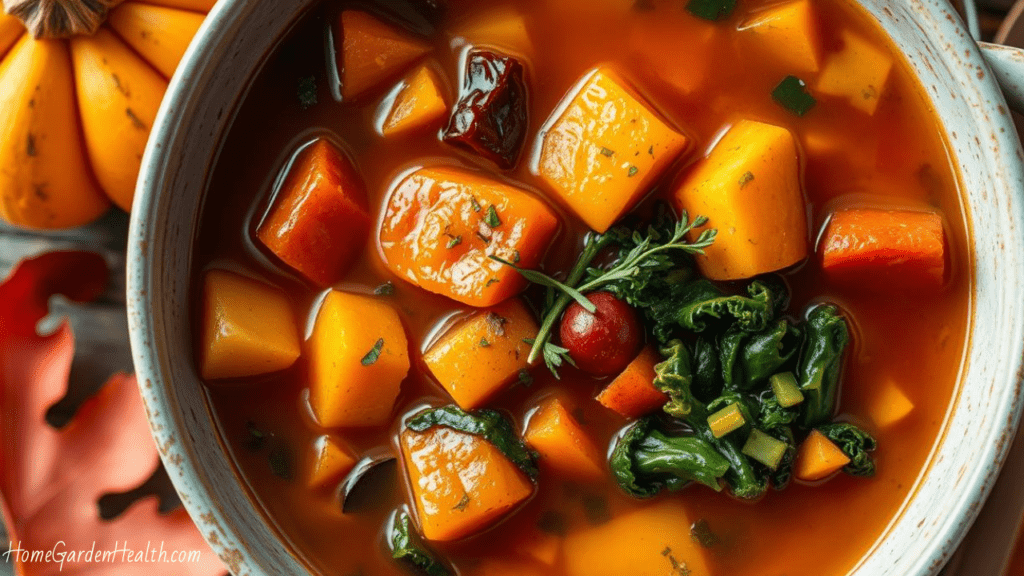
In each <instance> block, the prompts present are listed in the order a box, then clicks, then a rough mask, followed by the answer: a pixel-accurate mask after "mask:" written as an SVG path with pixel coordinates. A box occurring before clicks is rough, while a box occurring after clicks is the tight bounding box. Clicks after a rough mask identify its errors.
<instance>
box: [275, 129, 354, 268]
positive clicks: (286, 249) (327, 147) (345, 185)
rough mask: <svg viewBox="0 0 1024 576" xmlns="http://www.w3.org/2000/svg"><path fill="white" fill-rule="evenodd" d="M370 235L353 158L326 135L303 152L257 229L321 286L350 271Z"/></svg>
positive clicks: (288, 261)
mask: <svg viewBox="0 0 1024 576" xmlns="http://www.w3.org/2000/svg"><path fill="white" fill-rule="evenodd" d="M369 234H370V214H369V211H368V210H367V207H366V192H365V191H364V188H363V183H362V181H361V180H360V179H359V176H358V175H356V173H355V170H354V169H353V168H352V165H351V164H350V163H349V161H348V159H347V158H345V157H344V156H343V155H342V153H341V152H340V151H339V150H338V149H337V148H336V147H335V146H334V145H333V144H331V143H330V142H328V141H327V140H323V139H321V140H317V141H316V142H314V143H313V144H312V145H311V146H309V147H308V148H307V149H306V150H304V151H303V152H302V154H301V156H300V157H299V159H298V161H297V162H296V163H295V165H294V166H293V167H292V170H291V172H290V173H289V175H288V179H287V180H286V182H285V185H284V188H283V189H282V190H281V193H280V194H279V195H278V197H277V200H276V201H275V202H274V205H273V207H272V208H271V210H270V212H269V214H268V215H267V217H266V219H265V220H264V221H263V222H262V223H261V224H260V227H259V229H258V230H257V232H256V235H257V237H258V238H259V240H260V241H261V242H262V243H263V245H264V246H266V247H267V248H268V249H269V250H270V251H271V252H273V253H274V254H275V255H276V256H277V257H278V258H280V259H281V260H282V261H283V262H284V263H285V264H287V265H289V266H291V267H292V268H294V269H295V270H298V271H299V272H300V273H302V274H303V275H304V276H305V277H306V278H309V279H310V280H311V281H313V282H315V283H317V284H319V285H321V286H330V285H331V284H333V283H335V282H337V281H338V280H340V279H341V278H342V277H343V276H344V275H345V274H346V273H347V272H348V271H349V269H350V268H351V267H352V265H353V264H355V262H356V260H357V259H358V258H359V256H360V254H361V253H362V250H363V246H364V245H365V244H366V240H367V236H369Z"/></svg>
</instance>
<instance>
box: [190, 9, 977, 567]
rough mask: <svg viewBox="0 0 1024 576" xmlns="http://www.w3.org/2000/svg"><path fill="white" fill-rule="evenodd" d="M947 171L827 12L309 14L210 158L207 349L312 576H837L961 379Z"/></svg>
mask: <svg viewBox="0 0 1024 576" xmlns="http://www.w3.org/2000/svg"><path fill="white" fill-rule="evenodd" d="M325 46H326V47H327V49H326V50H325ZM957 186H958V183H957V179H956V176H955V169H954V167H953V166H952V165H951V162H950V159H949V157H948V155H947V153H946V148H945V145H944V142H943V140H942V137H941V133H940V130H939V128H938V125H937V121H936V118H935V115H934V112H933V111H932V110H931V109H930V107H929V105H928V103H927V101H926V99H925V97H924V95H923V90H922V89H921V88H920V87H919V86H918V85H916V84H915V82H914V79H913V77H912V75H911V73H910V71H909V68H908V66H907V64H906V62H904V61H903V60H902V59H901V57H900V56H899V55H898V54H897V53H896V52H895V50H894V49H893V48H892V46H891V45H890V44H889V42H888V41H887V39H886V38H885V37H884V35H883V34H882V33H881V32H880V31H879V30H878V29H877V28H876V27H875V26H874V24H873V23H872V22H870V20H869V19H868V18H867V17H866V16H865V15H864V14H862V13H861V12H860V11H859V9H857V8H855V7H853V6H850V5H848V4H846V3H845V2H843V1H840V0H823V1H820V2H813V3H812V2H810V1H809V0H797V1H792V0H791V1H789V2H782V3H778V2H768V1H761V0H744V1H742V2H739V3H735V2H728V1H718V0H706V1H704V0H693V1H691V2H689V3H687V2H685V1H683V0H639V1H634V0H600V1H597V2H578V1H575V0H573V1H566V0H544V1H536V0H534V1H527V0H476V1H470V0H450V1H448V2H446V3H445V5H444V6H439V5H437V4H435V3H433V2H428V1H423V2H415V1H412V0H410V1H409V2H408V3H406V2H384V1H383V0H382V1H380V2H374V1H363V2H346V1H338V2H325V3H323V4H321V5H319V6H317V7H316V8H315V9H314V10H312V11H311V12H310V13H309V14H308V15H307V16H305V17H304V19H303V21H302V22H301V23H300V24H298V25H297V26H296V27H295V28H294V30H293V31H292V32H291V33H290V34H289V35H288V37H287V38H285V39H284V40H283V41H282V42H281V44H280V45H279V46H278V47H277V48H276V49H275V51H274V52H273V53H272V54H270V55H269V56H268V57H267V60H266V63H265V66H264V68H263V70H262V71H261V72H260V73H259V75H258V76H257V77H256V78H254V80H253V82H252V86H251V88H250V90H249V92H248V94H247V95H246V97H245V98H244V101H243V102H242V103H241V105H240V107H239V109H238V110H237V114H236V117H235V119H234V122H233V127H232V129H231V131H230V133H229V135H228V136H227V138H226V139H225V141H224V142H223V144H222V147H221V155H220V158H219V161H218V165H217V167H216V170H215V171H214V173H213V174H212V176H211V180H210V183H209V190H208V192H207V194H206V199H205V205H204V208H203V216H202V225H201V229H200V232H199V236H198V238H197V242H196V245H195V246H196V248H195V250H196V251H195V269H194V289H193V292H194V294H193V302H194V310H195V314H194V320H195V322H194V324H195V331H194V333H195V341H196V364H197V368H198V370H199V371H200V373H201V374H202V375H203V378H204V380H205V381H206V382H207V390H208V394H209V398H210V403H211V410H212V412H213V414H214V416H215V417H216V419H217V421H218V424H219V427H220V430H221V431H222V434H223V437H224V441H225V446H226V447H227V449H228V450H229V451H230V453H231V456H232V458H233V459H234V461H235V463H236V465H237V468H238V471H239V474H240V476H241V478H243V479H244V482H245V483H246V484H247V486H248V487H249V488H250V490H251V492H252V495H253V497H254V498H255V500H256V501H258V502H259V504H260V506H261V507H262V509H263V510H264V511H265V513H266V516H267V518H268V519H270V521H271V522H272V523H273V524H274V525H275V526H276V527H277V529H278V530H279V531H280V533H281V535H282V537H283V539H284V540H285V541H286V542H288V544H289V545H290V546H291V547H292V548H293V549H294V550H295V551H296V553H297V554H299V556H300V557H301V558H302V559H303V560H304V561H305V562H306V563H307V564H308V566H309V567H310V570H311V571H312V572H314V573H319V574H325V575H339V576H348V575H352V574H364V575H377V574H400V573H407V572H409V571H412V572H413V573H415V572H416V571H417V570H420V571H425V572H426V573H428V574H445V573H453V574H454V573H458V574H465V575H473V574H489V575H495V574H506V573H507V574H554V575H566V576H575V575H582V574H587V575H588V576H592V575H595V574H596V575H600V574H624V573H629V574H693V575H695V576H696V575H703V574H715V575H727V574H745V575H752V576H756V575H764V576H778V575H781V574H786V575H787V576H801V575H806V576H811V575H813V576H821V575H822V574H844V573H846V572H848V571H849V570H850V569H852V568H853V567H854V566H855V565H856V564H857V562H858V560H859V559H860V558H862V557H863V556H864V555H865V553H866V552H867V551H868V550H869V549H870V548H871V546H872V545H873V544H874V543H875V542H876V541H877V539H878V538H880V537H881V536H882V535H883V534H884V532H885V530H886V527H887V525H888V524H889V522H890V521H891V520H892V519H893V517H894V516H895V515H896V514H897V513H898V511H899V509H900V507H901V504H902V503H903V502H904V500H905V499H906V498H907V496H908V495H909V494H910V492H911V491H912V489H913V487H914V484H915V482H916V480H917V478H918V476H919V475H920V473H921V472H922V470H923V468H924V467H925V466H926V464H927V459H928V454H929V453H930V451H931V450H932V448H933V446H934V445H935V442H936V439H937V438H938V436H939V434H940V430H941V427H942V425H943V421H944V418H945V414H946V411H947V409H948V406H949V403H950V400H951V398H952V396H953V392H954V389H955V387H956V384H957V379H958V376H959V372H960V368H961V364H962V361H963V351H964V346H965V334H966V328H967V326H966V325H967V318H968V311H969V305H970V303H969V296H968V294H969V288H970V282H971V278H970V273H969V269H970V267H969V253H968V248H967V234H966V231H965V224H964V216H963V209H962V204H961V200H960V196H959V191H958V188H957Z"/></svg>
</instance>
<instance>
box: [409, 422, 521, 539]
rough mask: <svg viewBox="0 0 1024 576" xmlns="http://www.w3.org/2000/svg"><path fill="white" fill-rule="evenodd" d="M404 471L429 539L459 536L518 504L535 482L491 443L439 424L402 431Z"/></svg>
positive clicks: (494, 518)
mask: <svg viewBox="0 0 1024 576" xmlns="http://www.w3.org/2000/svg"><path fill="white" fill-rule="evenodd" d="M401 444H402V454H403V457H404V459H405V468H406V473H407V474H408V475H409V484H410V486H411V488H412V494H413V500H414V501H415V503H416V511H417V514H418V515H419V521H420V526H421V527H422V529H423V536H424V537H425V538H427V539H428V540H434V541H450V540H458V539H460V538H464V537H466V536H469V535H471V534H473V533H475V532H478V531H480V530H482V529H484V528H486V527H487V526H488V525H490V524H491V523H493V522H494V521H496V520H497V519H498V518H500V517H502V516H504V515H505V514H506V513H508V512H509V511H511V510H512V509H513V508H515V507H516V506H518V505H519V504H521V503H522V502H523V501H525V500H526V499H527V498H529V497H530V495H531V494H532V493H533V484H532V483H531V482H530V479H529V478H527V477H526V475H525V474H523V472H522V471H521V470H520V469H519V468H517V467H516V465H515V464H513V463H512V462H511V461H510V460H509V459H508V458H506V457H505V455H504V454H503V453H502V452H501V451H500V450H498V448H497V447H495V446H494V445H493V444H491V443H490V442H488V441H487V440H484V439H483V438H481V437H479V436H474V435H472V434H466V433H464V432H458V431H456V430H452V429H451V428H447V427H443V426H437V427H434V428H431V429H430V430H427V431H425V432H414V431H412V430H406V431H405V432H403V433H402V436H401Z"/></svg>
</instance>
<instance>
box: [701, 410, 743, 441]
mask: <svg viewBox="0 0 1024 576" xmlns="http://www.w3.org/2000/svg"><path fill="white" fill-rule="evenodd" d="M746 423H747V420H746V418H744V417H743V412H742V411H741V410H740V405H739V404H738V403H736V402H733V403H732V404H729V405H728V406H726V407H725V408H722V409H721V410H719V411H718V412H715V413H714V414H712V415H711V416H708V426H710V427H711V433H712V434H714V435H715V438H721V437H722V436H725V435H726V434H728V433H730V432H735V431H736V430H739V429H740V428H743V425H744V424H746Z"/></svg>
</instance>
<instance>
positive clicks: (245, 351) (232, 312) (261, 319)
mask: <svg viewBox="0 0 1024 576" xmlns="http://www.w3.org/2000/svg"><path fill="white" fill-rule="evenodd" d="M201 338H202V352H201V354H200V357H201V360H200V362H199V372H200V374H201V375H202V377H203V379H204V380H219V379H222V378H241V377H244V376H258V375H260V374H269V373H271V372H277V371H278V370H284V369H285V368H288V367H289V366H291V365H292V364H294V363H295V361H296V360H297V359H298V358H299V354H300V345H299V329H298V324H297V323H296V321H295V313H294V312H293V311H292V306H291V303H290V302H289V301H288V297H287V296H286V295H285V293H284V292H282V291H281V290H278V289H277V288H274V287H272V286H268V285H266V284H264V283H262V282H258V281H256V280H251V279H249V278H245V277H243V276H239V275H238V274H234V273H232V272H225V271H224V270H211V271H209V272H207V273H206V276H205V278H204V279H203V324H202V336H201Z"/></svg>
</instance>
